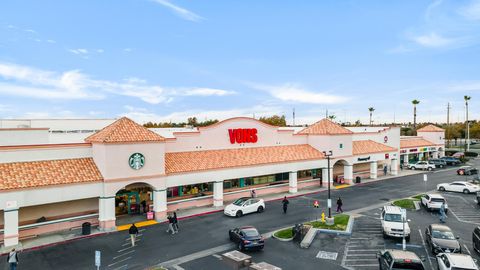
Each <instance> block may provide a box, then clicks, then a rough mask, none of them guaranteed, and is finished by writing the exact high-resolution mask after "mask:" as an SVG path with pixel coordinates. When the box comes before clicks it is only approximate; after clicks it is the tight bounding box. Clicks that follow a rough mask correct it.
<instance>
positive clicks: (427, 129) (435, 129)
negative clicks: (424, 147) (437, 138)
mask: <svg viewBox="0 0 480 270" xmlns="http://www.w3.org/2000/svg"><path fill="white" fill-rule="evenodd" d="M444 131H445V130H444V129H443V128H439V127H437V126H434V125H431V124H430V125H428V126H425V127H423V128H420V129H418V130H417V132H444Z"/></svg>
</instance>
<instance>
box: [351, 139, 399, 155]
mask: <svg viewBox="0 0 480 270" xmlns="http://www.w3.org/2000/svg"><path fill="white" fill-rule="evenodd" d="M392 151H397V149H396V148H394V147H391V146H388V145H385V144H381V143H378V142H374V141H372V140H364V141H354V142H353V155H362V154H371V153H383V152H392Z"/></svg>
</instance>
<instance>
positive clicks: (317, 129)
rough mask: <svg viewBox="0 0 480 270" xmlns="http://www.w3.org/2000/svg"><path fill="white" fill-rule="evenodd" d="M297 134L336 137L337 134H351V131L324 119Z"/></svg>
mask: <svg viewBox="0 0 480 270" xmlns="http://www.w3.org/2000/svg"><path fill="white" fill-rule="evenodd" d="M298 134H309V135H338V134H353V131H351V130H349V129H346V128H344V127H342V126H340V125H339V124H337V123H334V122H332V121H330V120H328V119H326V118H324V119H322V120H320V121H318V122H316V123H314V124H313V125H311V126H309V127H306V128H305V129H303V130H302V131H300V132H298Z"/></svg>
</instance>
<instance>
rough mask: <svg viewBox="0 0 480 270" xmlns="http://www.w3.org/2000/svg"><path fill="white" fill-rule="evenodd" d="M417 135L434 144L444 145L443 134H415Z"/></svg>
mask: <svg viewBox="0 0 480 270" xmlns="http://www.w3.org/2000/svg"><path fill="white" fill-rule="evenodd" d="M417 135H418V136H421V137H423V138H424V139H425V140H428V141H431V142H433V143H434V144H442V145H445V132H417Z"/></svg>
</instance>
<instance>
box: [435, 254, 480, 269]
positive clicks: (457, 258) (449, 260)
mask: <svg viewBox="0 0 480 270" xmlns="http://www.w3.org/2000/svg"><path fill="white" fill-rule="evenodd" d="M437 265H438V269H439V270H458V269H461V270H478V267H477V264H476V263H475V261H474V260H473V258H472V256H470V255H467V254H451V253H440V254H438V255H437Z"/></svg>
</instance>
